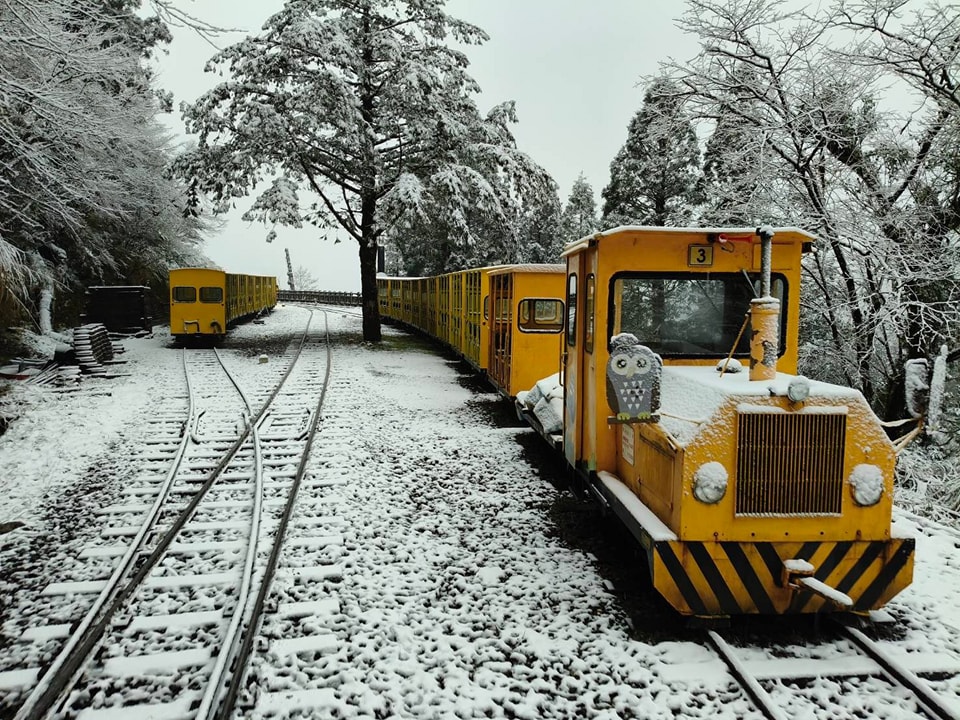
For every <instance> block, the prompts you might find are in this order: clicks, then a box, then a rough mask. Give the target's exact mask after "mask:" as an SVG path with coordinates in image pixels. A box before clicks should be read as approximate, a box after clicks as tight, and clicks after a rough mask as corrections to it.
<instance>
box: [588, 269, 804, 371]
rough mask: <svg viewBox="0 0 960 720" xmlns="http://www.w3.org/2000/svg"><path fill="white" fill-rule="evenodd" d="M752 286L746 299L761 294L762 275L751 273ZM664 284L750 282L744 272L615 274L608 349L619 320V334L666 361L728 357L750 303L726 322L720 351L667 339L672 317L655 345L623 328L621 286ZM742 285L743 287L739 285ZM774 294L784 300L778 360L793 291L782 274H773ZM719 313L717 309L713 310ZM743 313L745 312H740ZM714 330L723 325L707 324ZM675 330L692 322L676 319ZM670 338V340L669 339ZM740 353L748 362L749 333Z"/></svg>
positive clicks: (610, 294)
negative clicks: (630, 336) (634, 338)
mask: <svg viewBox="0 0 960 720" xmlns="http://www.w3.org/2000/svg"><path fill="white" fill-rule="evenodd" d="M749 279H750V284H751V285H752V288H753V289H752V290H741V295H742V296H743V297H746V296H747V295H748V294H749V295H750V296H751V297H756V296H757V293H758V292H759V283H760V274H759V272H756V271H754V272H751V273H749ZM630 280H636V281H645V280H648V281H662V282H664V283H669V282H680V281H691V282H692V281H714V282H715V281H717V280H721V281H725V282H729V283H730V285H729V287H741V286H744V285H745V283H746V278H745V277H744V275H743V273H740V272H702V273H697V272H694V273H691V272H618V273H615V274H614V275H613V276H612V277H611V278H610V285H609V290H608V299H607V308H608V311H607V349H608V350H610V349H611V348H610V340H611V338H612V337H613V335H614V323H615V322H617V321H618V320H619V321H620V322H621V327H620V329H619V330H618V331H617V332H618V333H622V332H630V333H633V334H634V335H636V336H637V339H638V340H639V341H640V342H641V343H642V344H644V345H647V346H648V347H649V348H650V349H651V350H653V351H654V352H655V353H657V354H659V355H661V356H662V357H664V358H715V357H725V356H726V355H727V354H728V353H729V352H730V347H731V345H732V344H733V340H734V339H735V338H736V334H737V332H739V330H740V327H741V326H742V325H743V318H744V315H745V314H746V312H747V311H748V310H749V299H747V301H746V302H745V303H744V304H743V307H742V312H739V317H735V315H736V313H729V314H730V315H731V317H729V318H725V320H726V322H725V323H724V324H723V325H724V327H723V330H722V333H723V334H722V335H721V337H720V338H719V339H718V343H719V344H718V345H717V346H716V347H712V348H710V347H705V346H703V345H702V344H698V343H694V342H691V339H692V338H691V336H690V335H683V334H681V335H678V336H677V338H671V337H670V335H671V333H669V332H668V333H667V334H666V335H664V332H665V330H664V328H666V327H667V326H668V320H671V318H670V317H664V318H663V319H661V321H660V325H659V326H658V330H657V332H658V333H659V334H660V340H659V341H655V340H654V339H653V338H652V337H641V335H642V334H643V333H640V334H638V332H639V331H638V328H636V327H624V325H623V324H622V322H623V319H622V314H623V312H624V308H617V307H616V299H617V297H618V292H617V283H618V282H623V281H630ZM737 283H739V285H737ZM770 284H771V292H772V293H773V295H774V296H775V297H777V298H778V299H779V300H780V338H779V342H778V357H779V356H782V355H783V354H784V352H785V351H786V349H787V343H786V338H787V332H786V331H787V307H788V306H789V299H790V290H789V282H788V281H787V277H786V276H785V275H783V274H782V273H772V274H771V283H770ZM700 292H701V294H703V295H704V297H705V298H706V299H707V300H708V302H711V301H710V298H709V297H708V296H707V295H706V293H705V292H704V291H703V289H702V288H701V289H700ZM713 309H714V310H716V308H713ZM738 309H741V308H738ZM705 325H709V326H710V327H712V328H720V324H717V323H714V324H710V323H705ZM669 326H670V327H671V328H674V329H676V328H680V327H683V328H684V329H686V328H688V327H689V326H690V322H689V318H686V319H683V318H680V317H675V318H673V319H672V322H670V323H669ZM667 338H669V339H667ZM739 348H740V349H739V350H738V351H737V352H735V353H734V355H733V356H734V357H736V358H745V357H749V356H750V340H749V332H744V333H743V335H742V337H741V338H740V344H739Z"/></svg>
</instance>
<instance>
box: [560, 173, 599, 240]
mask: <svg viewBox="0 0 960 720" xmlns="http://www.w3.org/2000/svg"><path fill="white" fill-rule="evenodd" d="M560 224H561V230H562V232H563V242H564V243H568V242H572V241H573V240H579V239H580V238H582V237H583V236H584V235H588V234H590V233H592V232H594V231H596V230H599V229H600V223H599V221H598V220H597V200H596V198H595V197H594V194H593V188H592V187H591V185H590V183H588V182H587V178H586V177H584V175H583V173H582V172H581V173H580V174H579V175H578V176H577V179H576V180H574V181H573V187H572V188H571V189H570V197H568V198H567V204H566V205H564V206H563V217H562V219H561V221H560Z"/></svg>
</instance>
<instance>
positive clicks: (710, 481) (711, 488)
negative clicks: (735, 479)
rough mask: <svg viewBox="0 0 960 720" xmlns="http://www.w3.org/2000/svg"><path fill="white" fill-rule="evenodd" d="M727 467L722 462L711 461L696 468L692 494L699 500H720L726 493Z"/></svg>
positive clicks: (708, 501)
mask: <svg viewBox="0 0 960 720" xmlns="http://www.w3.org/2000/svg"><path fill="white" fill-rule="evenodd" d="M728 479H729V478H728V477H727V469H726V468H725V467H724V466H723V463H719V462H717V461H715V460H714V461H711V462H707V463H704V464H703V465H701V466H700V467H698V468H697V471H696V472H695V473H694V474H693V494H694V495H695V496H696V498H697V499H698V500H700V501H701V502H705V503H707V504H712V503H716V502H720V500H722V499H723V496H724V495H726V493H727V480H728Z"/></svg>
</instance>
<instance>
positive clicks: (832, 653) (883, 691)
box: [663, 620, 960, 720]
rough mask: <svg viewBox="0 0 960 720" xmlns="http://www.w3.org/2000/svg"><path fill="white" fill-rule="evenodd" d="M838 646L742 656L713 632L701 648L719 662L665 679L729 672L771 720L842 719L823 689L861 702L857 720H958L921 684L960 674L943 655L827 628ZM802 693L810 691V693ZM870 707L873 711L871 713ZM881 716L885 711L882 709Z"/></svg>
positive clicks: (958, 714) (751, 651)
mask: <svg viewBox="0 0 960 720" xmlns="http://www.w3.org/2000/svg"><path fill="white" fill-rule="evenodd" d="M826 622H829V623H830V626H831V629H833V630H835V632H836V634H837V636H838V639H839V641H840V642H837V641H836V640H833V639H831V640H830V641H829V642H828V643H827V644H825V645H822V646H818V645H816V644H812V645H802V646H784V647H768V648H764V649H757V648H738V647H735V646H734V645H732V644H731V643H730V642H728V641H727V639H726V638H724V636H723V635H722V634H720V633H719V632H716V631H713V630H709V631H707V637H706V639H705V641H704V644H705V646H709V647H710V648H712V650H713V652H714V653H715V658H716V660H712V661H711V660H706V661H703V662H695V663H690V664H689V665H687V664H678V665H673V666H667V667H666V668H665V669H664V671H663V677H664V679H666V680H668V681H680V680H681V678H684V680H683V681H685V679H686V678H690V677H694V678H700V679H702V678H703V677H706V676H714V677H722V676H723V674H722V673H720V674H718V673H717V671H718V670H720V669H721V667H722V669H724V670H725V671H726V676H727V677H732V678H733V679H734V681H735V682H736V683H737V685H739V687H740V688H741V689H742V690H743V692H744V693H745V694H746V695H747V696H748V697H749V698H750V700H751V702H752V704H753V705H754V706H755V708H756V709H757V710H758V711H759V712H760V713H761V714H762V715H763V716H764V717H766V718H769V719H770V720H787V718H791V717H820V716H824V717H826V716H827V715H823V713H830V714H829V717H845V716H844V715H843V714H842V710H841V708H842V707H843V703H842V702H840V701H839V700H838V698H837V697H836V696H837V695H839V694H841V693H838V692H836V691H835V690H833V689H829V688H828V687H827V686H826V685H825V684H824V683H825V682H826V681H829V680H835V681H838V682H837V686H836V687H838V688H845V689H846V690H847V691H848V692H851V693H853V694H855V695H856V697H857V698H858V701H859V702H860V703H861V710H859V712H860V713H862V714H854V715H852V716H853V717H903V718H906V717H920V718H924V717H926V718H936V719H939V720H955V719H956V718H960V706H958V705H957V704H956V703H955V702H953V701H951V700H947V699H945V698H944V697H942V696H940V695H939V694H938V693H937V692H936V691H935V690H934V689H933V688H932V687H931V685H930V684H929V683H928V682H927V681H926V680H924V679H923V678H921V677H920V676H921V675H927V676H934V677H936V676H955V675H957V674H960V661H957V659H956V658H953V657H948V656H944V655H932V654H926V653H913V652H909V650H908V649H907V648H900V647H897V646H896V645H895V644H893V643H884V644H881V643H878V642H877V641H875V640H873V639H871V638H870V637H869V636H868V635H867V634H866V633H864V632H862V631H861V630H859V629H856V628H853V627H848V626H845V625H842V624H840V623H839V622H835V621H833V620H828V621H826ZM850 678H873V682H872V683H862V684H859V685H857V686H853V685H848V684H847V683H848V681H849V679H850ZM804 688H807V689H806V690H805V689H804ZM872 703H876V704H877V705H876V706H873V705H872ZM878 707H879V708H881V709H878Z"/></svg>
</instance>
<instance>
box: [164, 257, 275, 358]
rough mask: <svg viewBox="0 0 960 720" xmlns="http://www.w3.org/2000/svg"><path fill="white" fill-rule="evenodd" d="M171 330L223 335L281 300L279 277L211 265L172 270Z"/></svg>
mask: <svg viewBox="0 0 960 720" xmlns="http://www.w3.org/2000/svg"><path fill="white" fill-rule="evenodd" d="M169 287H170V334H171V335H172V336H173V338H174V339H175V340H178V341H182V340H184V339H186V338H211V339H215V340H216V339H221V338H223V336H224V335H226V333H227V328H229V327H230V326H231V325H232V324H234V323H235V322H237V321H239V320H242V319H245V318H249V317H252V316H254V315H256V314H257V313H260V312H263V311H267V310H271V309H273V307H274V306H275V305H276V304H277V279H276V278H275V277H270V276H264V275H239V274H234V273H226V272H224V271H223V270H214V269H211V268H178V269H175V270H171V271H170V284H169Z"/></svg>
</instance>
